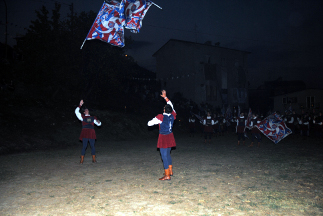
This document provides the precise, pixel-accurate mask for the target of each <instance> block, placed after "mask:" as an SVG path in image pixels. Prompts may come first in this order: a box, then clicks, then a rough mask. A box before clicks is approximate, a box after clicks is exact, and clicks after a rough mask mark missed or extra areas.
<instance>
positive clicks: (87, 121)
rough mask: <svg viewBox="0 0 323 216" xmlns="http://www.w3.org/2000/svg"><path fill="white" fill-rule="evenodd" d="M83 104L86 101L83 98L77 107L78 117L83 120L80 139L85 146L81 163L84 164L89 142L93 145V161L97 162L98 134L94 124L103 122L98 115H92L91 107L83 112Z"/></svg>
mask: <svg viewBox="0 0 323 216" xmlns="http://www.w3.org/2000/svg"><path fill="white" fill-rule="evenodd" d="M83 104H84V102H83V100H81V101H80V105H79V106H78V107H76V109H75V115H76V117H77V118H78V119H79V120H80V121H82V131H81V135H80V138H79V139H80V140H81V141H82V142H83V148H82V151H81V161H80V164H83V162H84V155H85V150H86V148H87V143H88V142H90V146H91V154H92V162H93V163H96V160H95V148H94V143H95V139H96V134H95V130H94V124H96V125H97V126H101V122H100V121H99V120H98V119H97V118H96V116H90V112H89V109H87V108H85V109H84V114H81V113H80V108H81V107H82V105H83Z"/></svg>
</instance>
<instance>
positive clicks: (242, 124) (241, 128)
mask: <svg viewBox="0 0 323 216" xmlns="http://www.w3.org/2000/svg"><path fill="white" fill-rule="evenodd" d="M243 114H244V113H240V116H239V118H237V127H236V132H237V134H238V145H240V139H241V138H242V141H243V145H245V140H246V137H245V136H244V132H245V128H246V122H247V120H246V119H245V117H244V115H243Z"/></svg>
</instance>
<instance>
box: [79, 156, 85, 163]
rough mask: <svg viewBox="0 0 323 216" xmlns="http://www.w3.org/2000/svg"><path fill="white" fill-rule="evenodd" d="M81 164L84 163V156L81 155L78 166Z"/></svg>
mask: <svg viewBox="0 0 323 216" xmlns="http://www.w3.org/2000/svg"><path fill="white" fill-rule="evenodd" d="M83 162H84V155H81V160H80V164H83Z"/></svg>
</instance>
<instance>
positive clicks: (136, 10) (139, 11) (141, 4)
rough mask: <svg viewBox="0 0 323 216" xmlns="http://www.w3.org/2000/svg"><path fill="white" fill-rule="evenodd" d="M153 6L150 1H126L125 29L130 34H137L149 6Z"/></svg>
mask: <svg viewBox="0 0 323 216" xmlns="http://www.w3.org/2000/svg"><path fill="white" fill-rule="evenodd" d="M152 4H154V3H153V2H151V1H150V0H147V1H145V0H127V1H126V2H125V17H126V22H125V28H126V29H130V31H131V32H132V33H139V30H140V28H141V26H142V20H143V19H144V17H145V15H146V13H147V11H148V9H149V8H150V6H151V5H152Z"/></svg>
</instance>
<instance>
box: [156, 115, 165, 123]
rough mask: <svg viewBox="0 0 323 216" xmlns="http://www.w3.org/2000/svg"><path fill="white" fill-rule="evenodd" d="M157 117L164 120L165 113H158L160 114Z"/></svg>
mask: <svg viewBox="0 0 323 216" xmlns="http://www.w3.org/2000/svg"><path fill="white" fill-rule="evenodd" d="M156 118H157V119H158V120H160V121H163V119H164V115H163V114H158V115H157V116H156Z"/></svg>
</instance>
